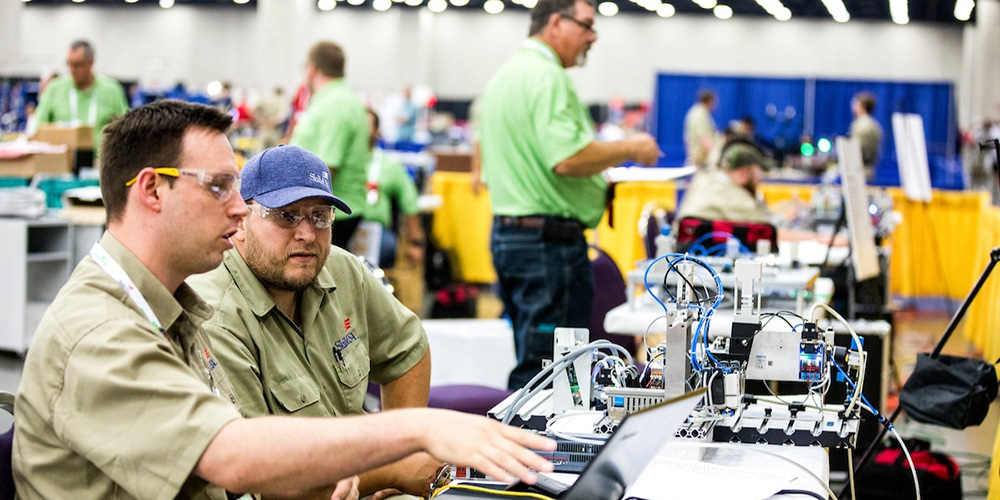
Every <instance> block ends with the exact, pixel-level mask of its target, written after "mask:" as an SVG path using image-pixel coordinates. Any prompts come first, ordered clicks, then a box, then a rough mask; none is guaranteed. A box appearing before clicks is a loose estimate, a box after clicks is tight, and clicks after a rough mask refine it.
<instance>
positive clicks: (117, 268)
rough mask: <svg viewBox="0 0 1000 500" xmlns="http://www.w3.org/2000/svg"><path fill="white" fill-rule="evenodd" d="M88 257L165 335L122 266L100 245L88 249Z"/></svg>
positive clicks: (151, 310)
mask: <svg viewBox="0 0 1000 500" xmlns="http://www.w3.org/2000/svg"><path fill="white" fill-rule="evenodd" d="M90 256H91V257H92V258H93V259H94V262H97V265H99V266H101V269H104V272H106V273H108V275H109V276H111V278H112V279H113V280H115V281H117V282H118V285H119V286H121V287H122V289H123V290H125V293H127V294H128V296H129V298H130V299H132V302H135V305H137V306H139V309H140V310H142V313H143V314H145V315H146V319H148V320H149V322H150V323H152V324H153V327H154V328H156V329H157V330H159V332H160V333H161V334H165V333H166V331H165V330H164V329H163V325H161V324H160V320H159V319H158V318H157V317H156V313H154V312H153V308H151V307H149V302H146V298H145V297H143V296H142V292H140V291H139V289H138V288H136V286H135V283H134V282H133V281H132V278H129V277H128V274H127V273H125V270H124V269H122V266H121V265H119V264H118V262H116V261H115V259H114V258H113V257H111V255H110V254H108V251H107V250H105V249H104V247H102V246H101V244H100V243H94V246H93V247H91V249H90Z"/></svg>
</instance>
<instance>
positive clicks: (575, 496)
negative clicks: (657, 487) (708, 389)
mask: <svg viewBox="0 0 1000 500" xmlns="http://www.w3.org/2000/svg"><path fill="white" fill-rule="evenodd" d="M704 394H705V389H698V390H696V391H692V392H689V393H687V394H684V395H683V396H679V397H677V398H674V399H671V400H668V401H664V402H662V403H659V404H656V405H653V406H650V407H648V408H645V409H643V410H640V411H637V412H635V413H632V414H630V415H629V416H628V417H626V418H625V420H623V421H622V423H621V425H620V426H619V427H618V430H617V431H616V432H615V433H614V434H612V435H611V437H610V438H608V441H607V443H605V445H604V448H603V449H602V450H601V452H600V453H598V454H597V455H596V456H595V457H594V459H593V460H592V461H591V462H590V464H589V465H588V466H587V468H586V469H584V470H583V472H582V473H581V474H580V478H579V479H577V481H576V483H574V484H573V486H572V487H571V488H570V489H569V490H568V491H567V492H566V493H565V495H562V496H560V499H561V500H619V499H620V498H622V496H624V495H625V491H626V490H628V488H629V487H630V486H632V484H633V483H635V481H636V479H638V478H639V475H640V474H642V471H643V470H644V469H645V468H646V466H647V465H649V464H650V462H652V461H653V458H654V457H656V454H657V453H659V452H660V449H661V448H663V445H665V444H666V443H667V441H668V440H670V438H672V437H673V436H674V433H676V432H677V429H678V428H679V427H680V426H681V424H683V423H684V421H685V420H686V419H687V418H688V416H689V415H691V412H692V411H693V410H694V409H695V407H696V406H697V405H698V403H699V402H700V401H701V400H702V397H703V396H704Z"/></svg>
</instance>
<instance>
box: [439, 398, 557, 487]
mask: <svg viewBox="0 0 1000 500" xmlns="http://www.w3.org/2000/svg"><path fill="white" fill-rule="evenodd" d="M439 415H440V421H438V422H436V425H434V426H428V428H430V429H434V430H433V432H430V433H427V434H425V435H424V439H426V442H425V443H424V449H425V450H427V452H428V453H430V454H431V455H433V456H434V457H435V458H437V459H438V460H443V461H445V462H448V463H453V464H457V465H464V466H467V467H473V468H475V469H477V470H479V472H482V473H483V474H486V475H487V476H490V477H492V478H494V479H498V480H501V481H505V482H508V483H509V482H511V481H514V480H515V479H520V480H522V481H524V482H525V483H528V484H534V483H535V474H534V473H532V472H531V470H529V469H534V470H537V471H539V472H552V469H553V467H552V463H551V462H549V461H548V460H546V459H544V458H542V457H540V456H538V455H537V454H535V453H534V452H532V451H531V449H535V450H545V451H551V450H554V449H555V448H556V442H555V441H553V440H551V439H549V438H546V437H543V436H539V435H537V434H532V433H529V432H526V431H522V430H520V429H517V428H514V427H511V426H509V425H503V424H501V423H500V422H497V421H494V420H489V419H487V418H484V417H475V416H472V415H466V414H462V413H456V412H441V413H440V414H439ZM529 448H530V449H529Z"/></svg>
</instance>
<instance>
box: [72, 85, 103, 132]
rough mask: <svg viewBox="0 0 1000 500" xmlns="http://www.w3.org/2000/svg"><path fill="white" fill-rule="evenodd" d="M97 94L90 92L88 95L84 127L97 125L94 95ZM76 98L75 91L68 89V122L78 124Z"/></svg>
mask: <svg viewBox="0 0 1000 500" xmlns="http://www.w3.org/2000/svg"><path fill="white" fill-rule="evenodd" d="M96 93H97V92H95V91H91V93H90V109H89V110H88V111H87V123H86V125H88V126H91V127H93V126H94V125H95V124H96V123H97V96H96V95H94V94H96ZM78 102H79V101H77V96H76V89H75V88H73V89H69V119H70V121H72V122H74V123H77V122H79V118H78V116H79V113H80V111H79V110H78V109H77V103H78Z"/></svg>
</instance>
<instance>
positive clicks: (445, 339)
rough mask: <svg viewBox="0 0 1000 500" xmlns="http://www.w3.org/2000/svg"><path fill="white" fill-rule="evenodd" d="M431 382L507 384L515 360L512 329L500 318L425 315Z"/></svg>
mask: <svg viewBox="0 0 1000 500" xmlns="http://www.w3.org/2000/svg"><path fill="white" fill-rule="evenodd" d="M421 323H422V324H423V326H424V330H425V331H426V332H427V342H428V344H430V350H431V386H432V387H437V386H442V385H455V384H471V385H482V386H486V387H493V388H496V389H506V388H507V377H508V376H509V375H510V372H511V370H513V369H514V365H515V364H516V362H517V360H516V358H515V356H514V333H513V331H512V330H511V327H510V323H508V322H507V320H503V319H426V320H423V321H422V322H421Z"/></svg>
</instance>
